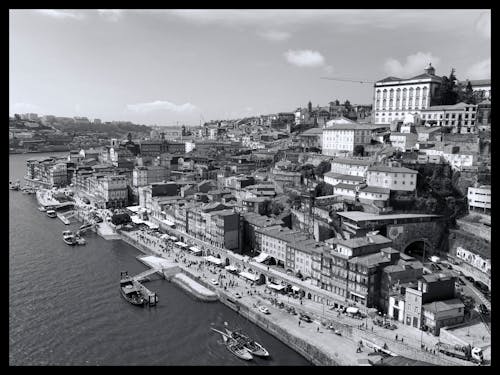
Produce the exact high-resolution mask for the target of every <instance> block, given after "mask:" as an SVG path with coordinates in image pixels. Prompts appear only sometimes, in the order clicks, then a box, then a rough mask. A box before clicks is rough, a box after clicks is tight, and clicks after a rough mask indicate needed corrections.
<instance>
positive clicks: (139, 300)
mask: <svg viewBox="0 0 500 375" xmlns="http://www.w3.org/2000/svg"><path fill="white" fill-rule="evenodd" d="M122 275H123V274H122ZM120 292H121V294H122V296H123V298H125V300H127V301H128V302H129V303H131V304H132V305H136V306H144V304H145V303H146V301H145V299H144V298H143V297H142V294H141V291H140V290H139V288H137V286H135V285H134V282H133V279H132V278H131V277H130V276H128V274H127V273H125V275H124V276H122V278H121V280H120Z"/></svg>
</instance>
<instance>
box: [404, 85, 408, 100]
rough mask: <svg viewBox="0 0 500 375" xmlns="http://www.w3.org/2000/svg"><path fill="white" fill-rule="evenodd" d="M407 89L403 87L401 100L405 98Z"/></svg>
mask: <svg viewBox="0 0 500 375" xmlns="http://www.w3.org/2000/svg"><path fill="white" fill-rule="evenodd" d="M407 92H408V90H407V89H406V88H404V89H403V100H405V99H406V94H407Z"/></svg>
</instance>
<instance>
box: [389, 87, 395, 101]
mask: <svg viewBox="0 0 500 375" xmlns="http://www.w3.org/2000/svg"><path fill="white" fill-rule="evenodd" d="M393 97H394V89H391V90H390V91H389V98H390V99H392V98H393Z"/></svg>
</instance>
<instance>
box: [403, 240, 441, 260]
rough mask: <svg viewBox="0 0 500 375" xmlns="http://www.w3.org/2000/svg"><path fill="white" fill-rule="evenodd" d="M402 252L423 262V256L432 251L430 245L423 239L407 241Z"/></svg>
mask: <svg viewBox="0 0 500 375" xmlns="http://www.w3.org/2000/svg"><path fill="white" fill-rule="evenodd" d="M403 252H404V253H405V254H408V255H410V256H412V257H414V258H416V259H418V260H420V261H421V262H425V259H423V258H424V256H425V258H429V257H430V256H431V255H433V253H434V251H433V249H432V247H431V246H430V245H429V243H428V242H427V241H426V240H424V239H420V240H414V241H411V242H409V243H408V244H406V246H405V247H404V251H403Z"/></svg>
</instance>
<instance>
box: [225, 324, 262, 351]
mask: <svg viewBox="0 0 500 375" xmlns="http://www.w3.org/2000/svg"><path fill="white" fill-rule="evenodd" d="M226 332H227V333H228V335H229V336H230V337H231V338H232V339H234V340H238V341H240V342H241V343H242V345H243V346H244V347H245V349H246V350H248V351H249V352H250V353H251V354H253V355H255V356H257V357H263V358H267V357H269V352H268V351H267V350H266V349H265V348H264V347H263V346H262V345H260V344H259V343H258V342H256V341H254V340H252V339H250V338H249V337H248V336H245V335H242V334H239V333H236V332H232V331H230V330H228V329H227V328H226Z"/></svg>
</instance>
